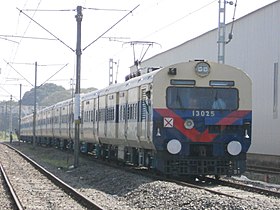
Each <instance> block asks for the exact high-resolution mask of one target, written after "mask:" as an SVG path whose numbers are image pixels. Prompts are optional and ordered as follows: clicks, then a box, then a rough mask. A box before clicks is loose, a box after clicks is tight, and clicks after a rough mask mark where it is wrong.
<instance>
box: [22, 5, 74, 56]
mask: <svg viewBox="0 0 280 210" xmlns="http://www.w3.org/2000/svg"><path fill="white" fill-rule="evenodd" d="M17 10H19V11H20V12H21V13H22V14H24V15H25V16H26V17H28V18H29V19H30V20H32V21H33V22H34V23H36V24H37V25H38V26H40V27H41V28H42V29H44V30H45V31H46V32H48V33H49V34H51V35H52V36H53V37H55V38H56V39H57V40H58V41H60V42H61V43H62V44H63V45H65V46H66V47H68V48H69V49H70V50H71V51H72V52H75V50H74V49H73V48H72V47H70V46H69V45H67V44H66V43H65V42H63V41H62V40H61V39H59V38H58V37H57V36H56V35H54V34H53V33H52V32H50V31H49V30H48V29H46V28H45V27H44V26H42V25H41V24H40V23H38V22H37V21H35V20H34V19H33V18H31V17H29V16H28V15H27V14H25V13H24V12H23V11H22V10H20V9H19V8H17Z"/></svg>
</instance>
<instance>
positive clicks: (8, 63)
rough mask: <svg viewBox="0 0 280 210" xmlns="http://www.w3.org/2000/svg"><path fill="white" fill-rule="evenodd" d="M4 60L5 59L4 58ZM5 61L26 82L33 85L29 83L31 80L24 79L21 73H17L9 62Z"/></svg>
mask: <svg viewBox="0 0 280 210" xmlns="http://www.w3.org/2000/svg"><path fill="white" fill-rule="evenodd" d="M4 61H5V60H4ZM5 63H6V64H7V65H9V66H10V67H11V68H12V69H13V70H14V71H15V72H16V73H18V74H19V75H20V76H21V77H22V78H23V79H24V80H25V81H26V82H28V83H29V84H30V85H31V86H32V87H34V85H33V84H32V83H31V82H29V80H28V79H26V78H25V77H24V76H23V75H22V74H21V73H19V72H18V71H17V70H16V69H15V68H14V67H13V66H12V65H11V64H10V63H9V62H7V61H5Z"/></svg>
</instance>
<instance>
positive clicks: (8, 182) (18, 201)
mask: <svg viewBox="0 0 280 210" xmlns="http://www.w3.org/2000/svg"><path fill="white" fill-rule="evenodd" d="M0 168H1V174H2V176H3V178H4V182H5V184H6V186H7V187H8V191H9V193H10V195H11V196H12V198H13V201H14V203H15V205H16V207H17V209H19V210H23V209H24V208H23V206H22V204H21V202H20V200H19V198H18V196H17V194H16V192H15V190H14V188H13V186H12V184H11V182H10V180H9V178H8V176H7V174H6V172H5V169H4V167H3V166H2V164H1V163H0Z"/></svg>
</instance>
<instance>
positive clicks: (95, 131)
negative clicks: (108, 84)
mask: <svg viewBox="0 0 280 210" xmlns="http://www.w3.org/2000/svg"><path fill="white" fill-rule="evenodd" d="M93 111H94V114H93V115H94V120H93V122H94V123H93V136H94V139H95V141H98V133H99V131H98V129H99V118H98V113H99V96H98V97H97V98H95V99H94V109H93Z"/></svg>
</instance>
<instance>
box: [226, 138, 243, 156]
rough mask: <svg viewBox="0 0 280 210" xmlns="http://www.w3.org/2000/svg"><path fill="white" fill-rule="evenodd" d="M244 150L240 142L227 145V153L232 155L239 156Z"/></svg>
mask: <svg viewBox="0 0 280 210" xmlns="http://www.w3.org/2000/svg"><path fill="white" fill-rule="evenodd" d="M241 150H242V146H241V144H240V142H239V141H231V142H229V144H228V145H227V151H228V153H229V154H231V155H239V154H240V152H241Z"/></svg>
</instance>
